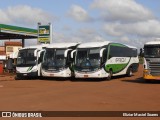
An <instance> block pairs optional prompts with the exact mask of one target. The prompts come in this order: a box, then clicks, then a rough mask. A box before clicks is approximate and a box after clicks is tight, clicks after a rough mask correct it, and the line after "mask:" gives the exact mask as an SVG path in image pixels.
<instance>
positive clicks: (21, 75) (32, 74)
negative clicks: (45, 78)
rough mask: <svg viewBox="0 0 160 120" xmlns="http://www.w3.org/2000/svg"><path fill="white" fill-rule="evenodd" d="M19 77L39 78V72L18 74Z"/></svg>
mask: <svg viewBox="0 0 160 120" xmlns="http://www.w3.org/2000/svg"><path fill="white" fill-rule="evenodd" d="M16 75H17V77H37V76H38V72H37V71H36V72H30V73H16Z"/></svg>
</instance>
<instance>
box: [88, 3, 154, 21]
mask: <svg viewBox="0 0 160 120" xmlns="http://www.w3.org/2000/svg"><path fill="white" fill-rule="evenodd" d="M91 8H93V9H99V10H100V12H101V18H102V19H103V20H105V21H120V22H135V21H143V20H148V19H152V18H153V17H154V16H153V14H152V13H151V11H150V10H149V9H147V8H145V7H143V6H142V5H140V4H138V3H136V2H135V0H94V2H93V3H92V4H91Z"/></svg>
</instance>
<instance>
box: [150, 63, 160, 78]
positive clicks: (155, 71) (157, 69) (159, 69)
mask: <svg viewBox="0 0 160 120" xmlns="http://www.w3.org/2000/svg"><path fill="white" fill-rule="evenodd" d="M149 68H150V70H151V75H153V76H160V62H149Z"/></svg>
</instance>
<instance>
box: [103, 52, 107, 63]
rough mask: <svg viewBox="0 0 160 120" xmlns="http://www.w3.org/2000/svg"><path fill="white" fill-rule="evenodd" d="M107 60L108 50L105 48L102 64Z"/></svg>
mask: <svg viewBox="0 0 160 120" xmlns="http://www.w3.org/2000/svg"><path fill="white" fill-rule="evenodd" d="M106 60H107V50H106V49H105V50H104V51H103V57H102V64H104V63H105V62H106Z"/></svg>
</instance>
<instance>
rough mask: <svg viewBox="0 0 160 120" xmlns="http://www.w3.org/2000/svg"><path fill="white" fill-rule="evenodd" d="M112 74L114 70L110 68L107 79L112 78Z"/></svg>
mask: <svg viewBox="0 0 160 120" xmlns="http://www.w3.org/2000/svg"><path fill="white" fill-rule="evenodd" d="M112 74H113V73H112V70H109V72H108V77H107V80H111V78H112Z"/></svg>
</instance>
